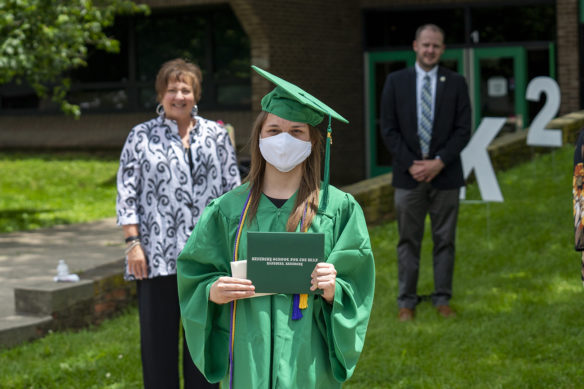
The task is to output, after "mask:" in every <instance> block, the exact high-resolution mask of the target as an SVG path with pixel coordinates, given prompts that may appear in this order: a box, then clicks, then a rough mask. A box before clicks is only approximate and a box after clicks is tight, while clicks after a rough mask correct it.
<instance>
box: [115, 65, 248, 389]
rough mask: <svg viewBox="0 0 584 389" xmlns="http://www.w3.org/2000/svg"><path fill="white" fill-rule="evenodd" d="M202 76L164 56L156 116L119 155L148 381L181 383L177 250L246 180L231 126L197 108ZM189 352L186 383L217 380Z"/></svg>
mask: <svg viewBox="0 0 584 389" xmlns="http://www.w3.org/2000/svg"><path fill="white" fill-rule="evenodd" d="M201 82H202V79H201V70H200V69H199V67H198V66H196V65H194V64H192V63H189V62H186V61H184V60H182V59H175V60H172V61H169V62H166V63H165V64H164V65H163V66H162V68H161V69H160V71H159V72H158V75H157V77H156V92H157V98H158V101H159V103H160V104H159V105H158V108H157V113H158V117H157V118H155V119H152V120H149V121H147V122H144V123H141V124H139V125H137V126H136V127H134V128H133V129H132V130H131V131H130V134H129V135H128V138H127V140H126V143H125V145H124V148H123V150H122V154H121V158H120V167H119V170H118V177H117V188H118V195H117V204H116V209H117V219H118V224H119V225H121V226H122V227H123V230H124V235H125V237H126V243H127V245H128V246H127V248H126V266H125V274H124V278H125V279H126V280H137V283H136V285H137V292H138V307H139V314H140V338H141V353H142V372H143V378H144V387H145V388H146V389H148V388H178V387H179V379H178V354H179V352H178V346H179V325H180V324H179V322H180V311H179V305H178V294H177V284H176V258H177V256H178V254H179V253H180V252H181V250H182V249H183V247H184V245H185V243H186V241H187V238H188V237H189V235H190V233H191V231H192V230H193V228H194V227H195V224H196V222H197V220H198V218H199V216H200V215H201V213H202V211H203V209H204V208H205V206H206V205H207V204H208V203H209V202H210V201H211V200H213V199H214V198H216V197H219V196H221V195H222V194H223V193H225V192H227V191H229V190H231V189H233V188H234V187H236V186H238V185H239V184H240V176H239V171H238V168H237V161H236V157H235V152H234V149H233V146H232V145H231V142H230V140H229V136H228V134H227V131H226V130H225V129H224V128H223V127H222V126H220V125H219V124H217V123H216V122H213V121H210V120H207V119H204V118H202V117H201V116H198V115H197V102H198V101H199V99H200V97H201ZM183 344H184V346H183V347H184V350H185V351H186V350H187V346H186V343H183ZM183 355H184V356H185V358H184V359H183V369H184V377H185V388H193V387H197V388H199V387H205V386H204V385H205V384H207V385H209V387H215V386H214V385H213V386H211V385H210V384H208V383H207V381H206V380H205V379H204V377H203V376H202V375H201V374H200V373H199V371H198V370H197V369H196V367H195V366H194V364H193V362H192V360H191V358H190V356H189V353H188V352H185V353H184V354H183Z"/></svg>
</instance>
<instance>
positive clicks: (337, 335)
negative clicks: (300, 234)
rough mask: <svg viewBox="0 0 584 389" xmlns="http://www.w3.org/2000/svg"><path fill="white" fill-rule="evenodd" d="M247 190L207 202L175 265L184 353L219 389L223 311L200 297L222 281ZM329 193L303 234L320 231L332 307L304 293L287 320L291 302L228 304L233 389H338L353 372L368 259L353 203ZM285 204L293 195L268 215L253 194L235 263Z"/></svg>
mask: <svg viewBox="0 0 584 389" xmlns="http://www.w3.org/2000/svg"><path fill="white" fill-rule="evenodd" d="M248 193H249V187H248V184H245V185H242V186H240V187H238V188H236V189H234V190H232V191H230V192H228V193H226V194H225V195H223V196H222V197H219V198H217V199H215V200H213V201H212V202H211V203H210V204H209V205H208V206H207V208H206V209H205V211H204V212H203V215H202V216H201V219H200V220H199V221H198V223H197V225H196V227H195V230H194V232H193V234H192V235H191V237H190V238H189V240H188V242H187V244H186V246H185V248H184V249H183V251H182V253H181V254H180V256H179V257H178V261H177V276H178V291H179V300H180V307H181V312H182V320H183V325H184V329H185V334H186V338H187V342H188V346H189V350H190V352H191V356H192V358H193V361H194V362H195V364H196V365H197V366H198V368H199V369H200V371H201V372H202V373H203V374H204V375H205V377H206V378H207V380H209V381H210V382H219V381H222V387H223V388H229V327H230V304H224V305H219V304H215V303H213V302H211V301H209V290H210V288H211V285H212V284H213V282H215V281H216V280H217V279H218V278H219V277H221V276H230V275H231V270H230V264H229V262H230V261H231V260H232V258H233V250H234V243H235V242H234V241H235V238H236V236H235V235H236V230H237V226H238V223H239V218H240V216H241V211H242V209H243V206H244V204H245V200H246V198H247V195H248ZM321 193H322V191H321ZM329 196H330V197H329V203H328V206H327V209H326V211H324V212H322V211H321V210H319V212H318V214H317V215H316V216H315V218H314V219H313V222H312V225H311V226H310V229H309V231H308V232H322V233H324V234H325V258H326V261H327V262H329V263H332V264H334V266H335V268H336V270H337V279H336V288H335V297H334V302H333V304H332V305H331V304H329V303H327V302H326V301H325V300H324V299H322V298H321V297H320V296H314V295H309V299H308V308H306V309H304V310H302V313H303V316H304V317H303V318H301V319H300V320H292V318H291V317H292V295H284V294H276V295H272V296H263V297H255V298H249V299H242V300H238V301H237V308H236V323H235V343H234V356H233V360H234V362H233V363H234V369H233V387H234V388H254V389H261V388H266V389H267V388H338V387H341V383H342V382H344V381H346V380H348V379H349V378H350V377H351V375H352V374H353V371H354V370H355V366H356V364H357V360H358V359H359V355H360V353H361V351H362V349H363V343H364V341H365V332H366V330H367V323H368V321H369V314H370V312H371V305H372V303H373V292H374V288H375V267H374V261H373V253H372V251H371V244H370V241H369V234H368V231H367V226H366V223H365V218H364V216H363V212H362V210H361V207H360V206H359V204H358V203H357V202H356V201H355V199H354V198H353V197H352V196H351V195H350V194H347V193H344V192H341V191H340V190H338V189H336V188H334V187H333V186H330V187H329ZM295 200H296V195H294V196H293V197H292V198H290V199H289V200H288V201H287V202H286V203H285V204H284V205H283V206H282V207H281V208H277V207H276V206H275V205H274V204H273V203H272V202H271V201H270V200H269V199H268V198H267V197H265V196H264V195H262V198H261V200H260V203H259V206H258V210H257V214H256V217H255V218H254V219H253V220H252V222H251V225H250V224H248V223H247V222H246V223H245V225H244V227H243V231H242V235H241V240H240V245H239V252H238V257H239V259H241V260H243V259H246V253H247V242H246V234H245V233H246V231H276V232H277V231H285V230H286V222H287V220H288V216H289V215H290V212H291V211H292V208H293V206H294V202H295Z"/></svg>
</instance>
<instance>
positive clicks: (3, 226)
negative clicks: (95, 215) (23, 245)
mask: <svg viewBox="0 0 584 389" xmlns="http://www.w3.org/2000/svg"><path fill="white" fill-rule="evenodd" d="M56 211H58V210H55V209H34V208H20V209H9V210H2V211H0V233H4V232H13V231H24V230H33V229H37V228H42V227H48V226H52V225H55V224H69V223H71V221H70V220H69V219H67V218H63V217H55V216H54V213H55V212H56Z"/></svg>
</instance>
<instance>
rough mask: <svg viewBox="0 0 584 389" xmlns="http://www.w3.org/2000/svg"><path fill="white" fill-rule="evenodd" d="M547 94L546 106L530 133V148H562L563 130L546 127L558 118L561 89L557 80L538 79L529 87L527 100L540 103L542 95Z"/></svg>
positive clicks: (528, 141)
mask: <svg viewBox="0 0 584 389" xmlns="http://www.w3.org/2000/svg"><path fill="white" fill-rule="evenodd" d="M542 93H545V95H546V99H545V104H544V106H543V108H542V109H541V111H539V112H538V114H537V115H536V116H535V118H534V119H533V121H532V122H531V125H530V126H529V132H528V133H527V144H528V145H530V146H548V147H561V146H562V130H550V129H546V128H545V126H546V125H547V124H548V123H549V122H550V121H551V120H552V119H553V118H555V117H556V114H557V113H558V110H559V109H560V87H559V86H558V83H557V82H556V80H554V79H553V78H550V77H536V78H534V79H533V80H531V82H530V83H529V85H528V86H527V93H526V94H525V98H526V99H527V100H529V101H539V100H540V98H541V94H542Z"/></svg>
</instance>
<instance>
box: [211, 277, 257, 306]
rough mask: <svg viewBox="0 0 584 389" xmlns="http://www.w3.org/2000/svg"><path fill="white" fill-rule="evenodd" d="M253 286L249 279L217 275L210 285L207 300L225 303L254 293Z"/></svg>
mask: <svg viewBox="0 0 584 389" xmlns="http://www.w3.org/2000/svg"><path fill="white" fill-rule="evenodd" d="M254 290H255V286H253V285H252V283H251V281H250V280H246V279H244V278H234V277H219V279H218V280H217V281H215V282H214V283H213V285H211V290H210V291H209V300H211V301H212V302H214V303H215V304H226V303H228V302H230V301H233V300H239V299H242V298H246V297H251V296H253V295H254V293H255V292H254Z"/></svg>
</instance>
